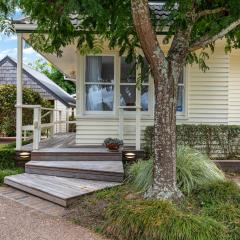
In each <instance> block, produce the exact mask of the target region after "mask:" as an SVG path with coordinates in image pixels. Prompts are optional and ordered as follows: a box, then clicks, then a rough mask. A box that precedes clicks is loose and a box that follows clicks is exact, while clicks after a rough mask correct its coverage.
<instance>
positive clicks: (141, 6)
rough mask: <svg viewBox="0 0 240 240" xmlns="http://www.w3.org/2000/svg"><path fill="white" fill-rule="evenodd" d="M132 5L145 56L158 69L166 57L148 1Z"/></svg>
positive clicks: (143, 0) (134, 1) (132, 0)
mask: <svg viewBox="0 0 240 240" xmlns="http://www.w3.org/2000/svg"><path fill="white" fill-rule="evenodd" d="M131 4H132V5H131V7H132V16H133V22H134V27H135V30H136V33H137V35H138V38H139V41H140V43H141V47H142V50H143V52H144V55H145V56H146V58H147V60H148V62H149V64H150V66H151V67H154V68H155V67H156V68H157V67H159V66H160V65H161V64H162V63H163V62H164V61H165V55H164V53H163V51H162V49H161V47H160V45H159V42H158V40H157V35H156V33H155V31H154V28H153V26H152V22H151V17H150V11H149V6H148V0H131ZM156 63H158V65H156ZM160 71H161V70H160Z"/></svg>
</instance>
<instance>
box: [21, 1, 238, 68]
mask: <svg viewBox="0 0 240 240" xmlns="http://www.w3.org/2000/svg"><path fill="white" fill-rule="evenodd" d="M149 2H150V3H151V2H154V1H149ZM155 2H165V5H164V6H163V9H162V10H161V14H162V15H161V14H160V15H161V16H159V11H157V12H156V11H155V10H154V9H155V8H154V5H151V6H152V7H151V8H150V10H151V19H152V24H153V26H154V29H155V32H156V33H157V34H160V33H162V34H163V33H164V34H166V37H165V38H164V40H163V42H162V44H166V43H167V42H168V41H169V40H170V39H172V38H173V36H174V35H176V34H177V33H178V32H180V31H182V32H186V31H187V32H190V41H189V43H188V44H189V46H188V56H187V59H186V60H187V61H188V62H190V63H193V62H198V63H199V64H200V65H201V67H203V68H206V65H205V64H204V60H205V59H206V58H208V54H207V53H206V52H205V51H204V50H202V51H201V52H200V53H199V54H198V55H197V54H196V53H193V51H194V50H197V49H200V48H202V47H206V46H208V47H211V49H212V50H214V44H215V41H216V40H217V39H218V38H222V37H224V36H226V39H227V44H226V50H230V49H231V48H239V47H240V28H239V24H240V1H238V0H213V1H209V0H168V1H155ZM20 5H21V7H22V8H23V10H24V12H25V14H26V15H28V16H30V17H31V19H33V20H35V21H37V22H38V33H37V34H35V35H33V36H32V43H33V44H34V46H35V48H38V49H40V50H42V51H45V52H49V53H53V52H57V53H58V54H61V47H64V46H66V45H68V44H70V43H72V42H73V41H75V40H76V39H77V41H78V46H79V48H82V49H83V48H89V49H92V50H93V49H94V46H99V41H100V40H103V39H104V40H108V42H109V47H110V48H114V47H118V48H119V49H120V54H123V53H124V52H127V53H128V60H129V61H130V60H131V59H132V58H133V57H136V55H137V53H136V48H138V47H140V43H139V39H138V36H137V34H136V31H135V28H134V25H133V18H132V13H131V0H123V1H122V0H115V1H109V0H81V1H78V0H69V1H62V0H54V1H51V4H49V1H48V0H41V1H34V2H33V1H31V0H20ZM73 23H74V24H73ZM45 32H47V33H48V35H47V36H46V35H44V33H45ZM139 59H140V60H141V58H139Z"/></svg>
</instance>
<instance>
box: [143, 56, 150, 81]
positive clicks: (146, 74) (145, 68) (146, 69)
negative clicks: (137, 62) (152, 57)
mask: <svg viewBox="0 0 240 240" xmlns="http://www.w3.org/2000/svg"><path fill="white" fill-rule="evenodd" d="M141 74H142V82H143V83H148V81H149V64H148V61H147V59H146V58H144V66H142V70H141Z"/></svg>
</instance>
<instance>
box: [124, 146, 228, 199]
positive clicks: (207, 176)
mask: <svg viewBox="0 0 240 240" xmlns="http://www.w3.org/2000/svg"><path fill="white" fill-rule="evenodd" d="M152 173H153V161H152V160H149V161H139V162H137V163H134V164H133V165H131V166H130V167H129V171H128V175H129V180H130V182H131V183H132V184H133V186H134V187H135V188H136V189H137V190H138V191H140V192H145V191H146V190H147V189H148V188H149V187H150V186H151V184H152V181H153V177H152V176H153V174H152ZM224 179H225V178H224V174H223V173H222V171H221V170H219V169H218V167H217V166H216V165H215V164H214V163H213V162H212V161H211V160H210V159H209V158H208V157H207V156H206V155H203V154H201V153H200V152H198V151H196V150H193V149H191V148H189V147H184V146H179V147H178V149H177V185H178V187H179V188H180V189H181V191H182V192H183V193H185V194H189V193H190V192H191V191H192V190H193V189H196V188H198V187H199V186H204V185H206V184H209V183H212V182H216V181H219V180H222V181H223V180H224Z"/></svg>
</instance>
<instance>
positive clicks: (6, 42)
mask: <svg viewBox="0 0 240 240" xmlns="http://www.w3.org/2000/svg"><path fill="white" fill-rule="evenodd" d="M21 16H22V12H21V10H20V9H16V12H15V14H14V15H13V16H12V17H13V18H14V19H19V18H21ZM24 45H25V44H24ZM6 55H8V56H10V57H12V58H14V59H17V36H16V34H12V35H10V36H6V35H4V34H2V33H0V60H1V59H2V58H4V57H5V56H6ZM38 58H42V57H41V55H39V54H38V53H37V52H36V51H34V49H33V48H31V47H24V49H23V62H24V63H25V64H29V63H33V62H34V61H35V60H36V59H38Z"/></svg>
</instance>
